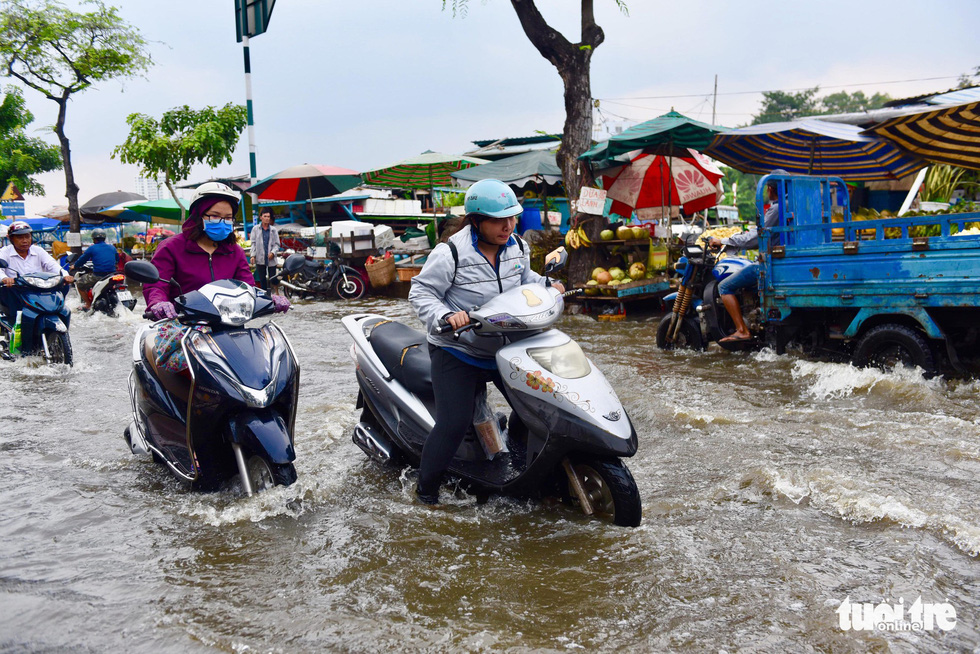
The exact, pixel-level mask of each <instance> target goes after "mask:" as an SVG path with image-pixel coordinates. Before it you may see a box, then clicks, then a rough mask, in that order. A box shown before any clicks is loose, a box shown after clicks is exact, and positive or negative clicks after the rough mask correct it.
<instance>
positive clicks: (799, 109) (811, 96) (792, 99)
mask: <svg viewBox="0 0 980 654" xmlns="http://www.w3.org/2000/svg"><path fill="white" fill-rule="evenodd" d="M819 92H820V87H819V86H814V87H813V88H812V89H805V90H803V91H798V92H796V93H788V92H786V91H764V92H763V94H762V107H760V109H759V113H758V114H756V115H755V116H753V117H752V123H751V124H752V125H760V124H762V123H778V122H784V121H790V120H796V119H797V118H804V117H806V116H822V115H826V114H844V113H851V112H857V111H870V110H872V109H879V108H881V107H883V106H884V105H885V103H886V102H889V101H890V100H891V99H892V98H891V96H889V95H888V94H887V93H875V94H874V95H872V96H871V97H868V96H866V95H865V94H864V91H855V92H854V93H848V92H847V91H838V92H837V93H831V94H829V95H825V96H823V97H818V96H817V94H818V93H819Z"/></svg>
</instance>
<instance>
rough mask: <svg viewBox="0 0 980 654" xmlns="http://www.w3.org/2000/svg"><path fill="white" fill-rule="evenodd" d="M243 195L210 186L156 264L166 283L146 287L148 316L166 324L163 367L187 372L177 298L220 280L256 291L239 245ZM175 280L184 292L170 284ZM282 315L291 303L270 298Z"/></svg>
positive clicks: (159, 341)
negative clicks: (237, 222) (233, 281)
mask: <svg viewBox="0 0 980 654" xmlns="http://www.w3.org/2000/svg"><path fill="white" fill-rule="evenodd" d="M239 198H240V196H239V194H238V193H237V192H235V191H233V190H232V189H231V188H230V187H228V186H226V185H225V184H222V183H220V182H207V183H205V184H202V185H201V186H199V187H198V188H197V191H196V192H195V193H194V196H193V197H192V198H191V206H190V216H189V217H188V219H187V220H186V221H185V222H184V225H183V227H182V228H181V233H180V234H177V235H176V236H171V237H169V238H167V239H166V240H164V241H163V242H161V243H160V245H159V246H158V247H157V249H156V252H155V253H154V254H153V258H152V259H151V260H150V261H151V263H153V265H154V266H156V268H157V270H158V271H159V272H160V281H159V282H155V283H152V284H144V285H143V297H144V298H145V299H146V306H147V313H148V314H149V315H150V316H151V317H152V318H153V319H154V320H166V319H170V320H169V322H167V323H164V324H163V325H161V326H160V327H159V328H158V333H157V336H156V345H155V348H154V351H155V354H156V355H157V362H158V364H159V365H164V366H166V367H167V368H168V369H170V370H173V371H179V370H183V369H185V367H186V362H184V361H182V359H183V355H182V353H181V352H180V337H181V336H182V335H183V332H184V331H185V328H184V327H182V326H181V325H180V324H179V323H177V322H176V320H173V319H175V318H176V317H177V309H176V307H175V306H174V303H173V299H174V298H176V297H177V296H178V295H181V294H184V293H190V292H191V291H196V290H198V289H200V288H201V287H202V286H204V285H205V284H208V283H210V282H213V281H216V280H219V279H237V280H239V281H242V282H245V283H246V284H248V285H250V286H255V279H254V278H253V277H252V273H251V272H250V271H249V267H248V260H247V259H246V258H245V250H243V249H242V247H241V246H240V245H239V244H238V242H237V241H236V240H235V234H234V221H235V214H236V213H237V212H238V203H239ZM171 278H173V279H174V280H175V281H176V282H177V284H179V286H180V288H179V289H178V288H177V286H175V285H173V284H170V283H168V280H170V279H171ZM270 299H271V300H272V302H273V304H274V305H275V307H276V311H277V312H279V313H285V312H286V311H288V310H289V300H287V299H286V298H285V297H283V296H281V295H272V296H270Z"/></svg>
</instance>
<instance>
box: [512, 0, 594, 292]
mask: <svg viewBox="0 0 980 654" xmlns="http://www.w3.org/2000/svg"><path fill="white" fill-rule="evenodd" d="M511 4H512V5H513V6H514V11H515V12H517V17H518V19H520V21H521V27H523V28H524V33H525V34H526V35H527V38H528V39H529V40H530V41H531V43H532V44H533V45H534V47H535V48H537V50H538V52H540V53H541V56H542V57H544V58H545V59H547V60H548V61H550V62H551V63H552V65H553V66H554V67H555V68H556V69H557V70H558V75H559V76H560V77H561V80H562V83H563V84H564V86H565V126H564V128H563V130H562V140H561V147H560V148H559V149H558V155H557V160H558V167H559V168H561V172H562V179H563V181H564V183H565V193H566V194H567V195H568V200H569V203H570V207H572V208H574V204H573V203H575V202H577V201H578V196H579V191H580V190H581V188H582V187H583V186H591V185H592V184H593V182H594V181H595V180H594V178H593V176H592V169H591V168H590V167H589V166H588V165H580V162H579V160H578V158H579V155H581V154H582V153H583V152H585V151H586V150H588V149H589V148H590V147H591V146H592V83H591V78H590V75H589V67H590V65H591V63H592V53H593V52H594V51H595V49H596V48H597V47H599V45H600V44H601V43H602V42H603V41H604V40H605V35H604V34H603V32H602V28H601V27H599V26H598V25H596V22H595V14H594V12H593V0H582V41H581V42H580V43H570V42H569V41H568V40H567V39H566V38H565V37H564V36H562V35H561V33H560V32H558V31H557V30H555V29H554V28H552V27H551V26H550V25H548V24H547V23H546V22H545V20H544V17H543V16H542V15H541V12H540V11H538V8H537V7H536V6H535V5H534V0H511ZM574 213H575V212H574V211H573V212H572V215H574ZM602 227H603V221H602V219H601V218H600V219H596V220H591V221H589V222H588V223H587V224H586V225H585V226H584V228H585V230H586V233H587V234H588V235H589V238H591V239H592V240H595V241H598V240H599V232H600V231H601V230H602ZM596 258H597V257H596V250H595V249H593V248H588V249H586V251H585V252H582V253H581V256H575V257H573V258H572V259H571V260H570V261H569V268H568V279H569V281H570V282H572V283H584V281H585V280H586V279H587V278H588V274H589V272H590V271H591V270H592V267H593V266H594V265H595V263H596Z"/></svg>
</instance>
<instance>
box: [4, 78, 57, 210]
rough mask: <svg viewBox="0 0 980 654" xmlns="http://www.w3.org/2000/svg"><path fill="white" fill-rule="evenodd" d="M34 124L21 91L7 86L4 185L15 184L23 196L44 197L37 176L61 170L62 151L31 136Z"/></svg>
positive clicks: (5, 93) (5, 92) (42, 188)
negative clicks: (27, 128)
mask: <svg viewBox="0 0 980 654" xmlns="http://www.w3.org/2000/svg"><path fill="white" fill-rule="evenodd" d="M33 121H34V115H33V114H32V113H31V112H30V111H28V110H27V107H26V105H25V103H24V95H23V93H22V92H21V90H20V89H19V88H17V87H16V86H8V87H6V88H5V89H4V96H3V102H2V103H0V185H3V186H6V185H7V182H13V183H14V184H16V185H17V188H18V189H20V191H21V192H22V193H30V194H33V195H43V194H44V187H43V186H41V185H40V184H39V183H38V182H37V181H36V180H35V179H34V177H33V176H34V175H37V174H38V173H46V172H49V171H52V170H58V169H59V168H61V152H60V150H59V148H58V146H56V145H51V144H49V143H45V142H44V140H43V139H40V138H36V137H33V138H32V137H30V136H28V135H27V132H26V127H27V126H28V125H30V124H31V123H32V122H33Z"/></svg>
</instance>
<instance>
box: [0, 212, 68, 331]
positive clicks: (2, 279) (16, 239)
mask: <svg viewBox="0 0 980 654" xmlns="http://www.w3.org/2000/svg"><path fill="white" fill-rule="evenodd" d="M32 231H33V230H31V226H30V225H28V224H27V223H26V222H24V221H23V220H15V221H14V222H13V223H11V225H10V228H9V229H8V230H7V238H8V239H9V240H10V245H5V246H4V247H2V248H0V259H3V260H5V261H6V262H7V267H6V268H0V311H3V313H4V315H5V316H6V317H7V318H8V319H9V321H10V322H12V321H13V320H14V316H12V315H11V309H10V305H9V304H8V302H7V295H8V293H10V291H8V290H7V288H9V287H11V286H13V285H14V282H15V275H16V274H21V275H25V274H27V273H35V272H49V273H60V274H61V276H62V278H63V279H64V281H65V283H66V284H71V283H72V282H74V281H75V278H74V277H73V276H72V275H69V274H68V272H67V271H65V270H63V269H62V268H61V266H59V265H58V262H57V261H55V260H54V257H52V256H51V255H50V254H48V253H47V252H46V251H45V250H44V248H42V247H41V246H40V245H34V244H33V236H32Z"/></svg>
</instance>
